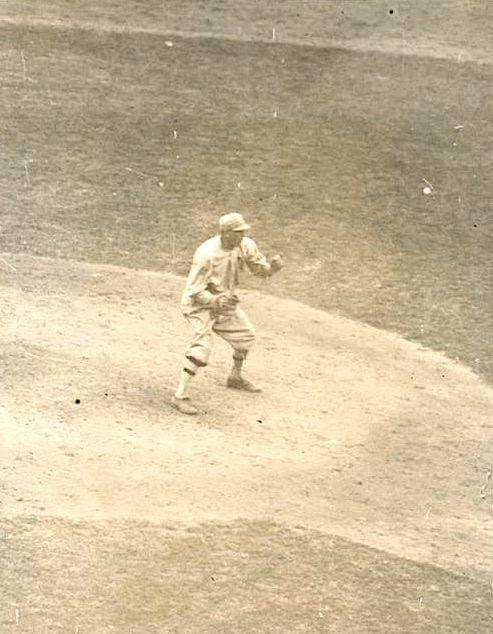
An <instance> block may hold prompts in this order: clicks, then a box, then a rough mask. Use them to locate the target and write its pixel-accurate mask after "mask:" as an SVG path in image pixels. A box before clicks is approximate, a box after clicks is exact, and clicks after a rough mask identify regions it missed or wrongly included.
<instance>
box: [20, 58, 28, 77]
mask: <svg viewBox="0 0 493 634" xmlns="http://www.w3.org/2000/svg"><path fill="white" fill-rule="evenodd" d="M21 59H22V79H23V80H24V81H27V67H26V58H25V57H24V51H21Z"/></svg>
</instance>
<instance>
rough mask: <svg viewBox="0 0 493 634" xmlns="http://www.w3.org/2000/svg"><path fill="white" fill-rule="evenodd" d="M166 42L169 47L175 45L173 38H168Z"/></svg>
mask: <svg viewBox="0 0 493 634" xmlns="http://www.w3.org/2000/svg"><path fill="white" fill-rule="evenodd" d="M165 44H166V46H167V47H168V48H171V47H172V46H173V42H172V41H171V40H166V42H165Z"/></svg>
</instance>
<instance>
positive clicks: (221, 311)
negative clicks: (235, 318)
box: [212, 293, 240, 315]
mask: <svg viewBox="0 0 493 634" xmlns="http://www.w3.org/2000/svg"><path fill="white" fill-rule="evenodd" d="M239 301H240V300H239V299H238V297H237V296H236V295H234V294H231V293H222V294H221V295H218V296H217V297H216V298H215V299H214V301H213V302H212V309H213V311H214V312H215V313H216V314H218V315H230V314H232V313H234V311H235V309H236V305H237V304H238V302H239Z"/></svg>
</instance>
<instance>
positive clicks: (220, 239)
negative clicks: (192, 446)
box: [173, 213, 283, 414]
mask: <svg viewBox="0 0 493 634" xmlns="http://www.w3.org/2000/svg"><path fill="white" fill-rule="evenodd" d="M219 229H220V234H219V235H217V236H214V237H213V238H210V239H209V240H206V241H205V242H204V243H203V244H201V245H200V246H199V248H198V249H197V250H196V252H195V255H194V258H193V264H192V267H191V269H190V273H189V275H188V279H187V283H186V287H185V290H184V292H183V296H182V304H181V306H182V311H183V314H184V315H185V317H186V318H187V320H188V322H189V323H190V324H191V326H192V328H193V330H194V333H195V334H194V337H193V340H192V343H191V345H190V348H189V349H188V351H187V353H186V355H185V365H184V367H183V370H182V372H181V375H180V382H179V384H178V388H177V390H176V393H175V395H174V397H173V406H174V407H175V408H176V409H177V410H178V411H180V412H181V413H183V414H197V413H198V410H197V408H196V407H195V406H194V405H193V404H192V402H191V401H190V398H189V396H188V387H189V384H190V381H191V379H192V378H193V377H194V376H195V375H196V374H197V371H198V370H199V369H200V368H203V367H205V366H206V365H207V362H208V360H209V355H210V352H211V347H212V339H213V333H215V334H216V335H219V336H220V337H222V338H223V339H225V340H226V341H227V342H228V343H229V344H230V346H231V347H232V348H233V368H232V370H231V374H230V375H229V377H228V380H227V383H226V385H227V387H229V388H233V389H237V390H244V391H246V392H259V391H260V389H259V388H258V387H256V386H255V385H253V383H251V382H250V381H248V380H247V379H245V378H244V377H243V376H242V368H243V363H244V361H245V359H246V357H247V354H248V352H249V350H251V348H252V347H253V344H254V340H255V333H254V330H253V327H252V325H251V324H250V322H249V320H248V317H247V316H246V315H245V313H244V312H243V310H242V309H241V308H240V307H239V299H238V297H237V295H236V294H235V290H236V287H237V285H238V281H239V273H240V271H242V270H243V269H244V268H245V267H247V268H248V269H249V270H250V271H251V272H252V273H253V274H254V275H258V276H260V277H270V276H271V275H273V274H274V273H276V272H277V271H279V270H280V269H281V268H282V267H283V262H282V259H281V256H280V255H276V256H274V257H273V258H272V259H270V261H269V260H267V259H266V257H265V256H264V255H262V253H260V251H259V250H258V248H257V245H256V244H255V242H254V241H253V240H252V239H251V238H249V237H246V235H245V233H246V232H247V231H248V230H249V229H250V226H249V225H247V224H246V222H245V221H244V219H243V216H242V215H241V214H239V213H229V214H226V215H225V216H222V217H221V218H220V220H219Z"/></svg>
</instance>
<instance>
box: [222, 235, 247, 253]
mask: <svg viewBox="0 0 493 634" xmlns="http://www.w3.org/2000/svg"><path fill="white" fill-rule="evenodd" d="M244 237H245V232H244V231H225V232H224V233H223V234H222V241H223V244H224V246H225V247H226V248H227V249H234V247H238V246H240V243H241V241H242V240H243V238H244Z"/></svg>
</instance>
